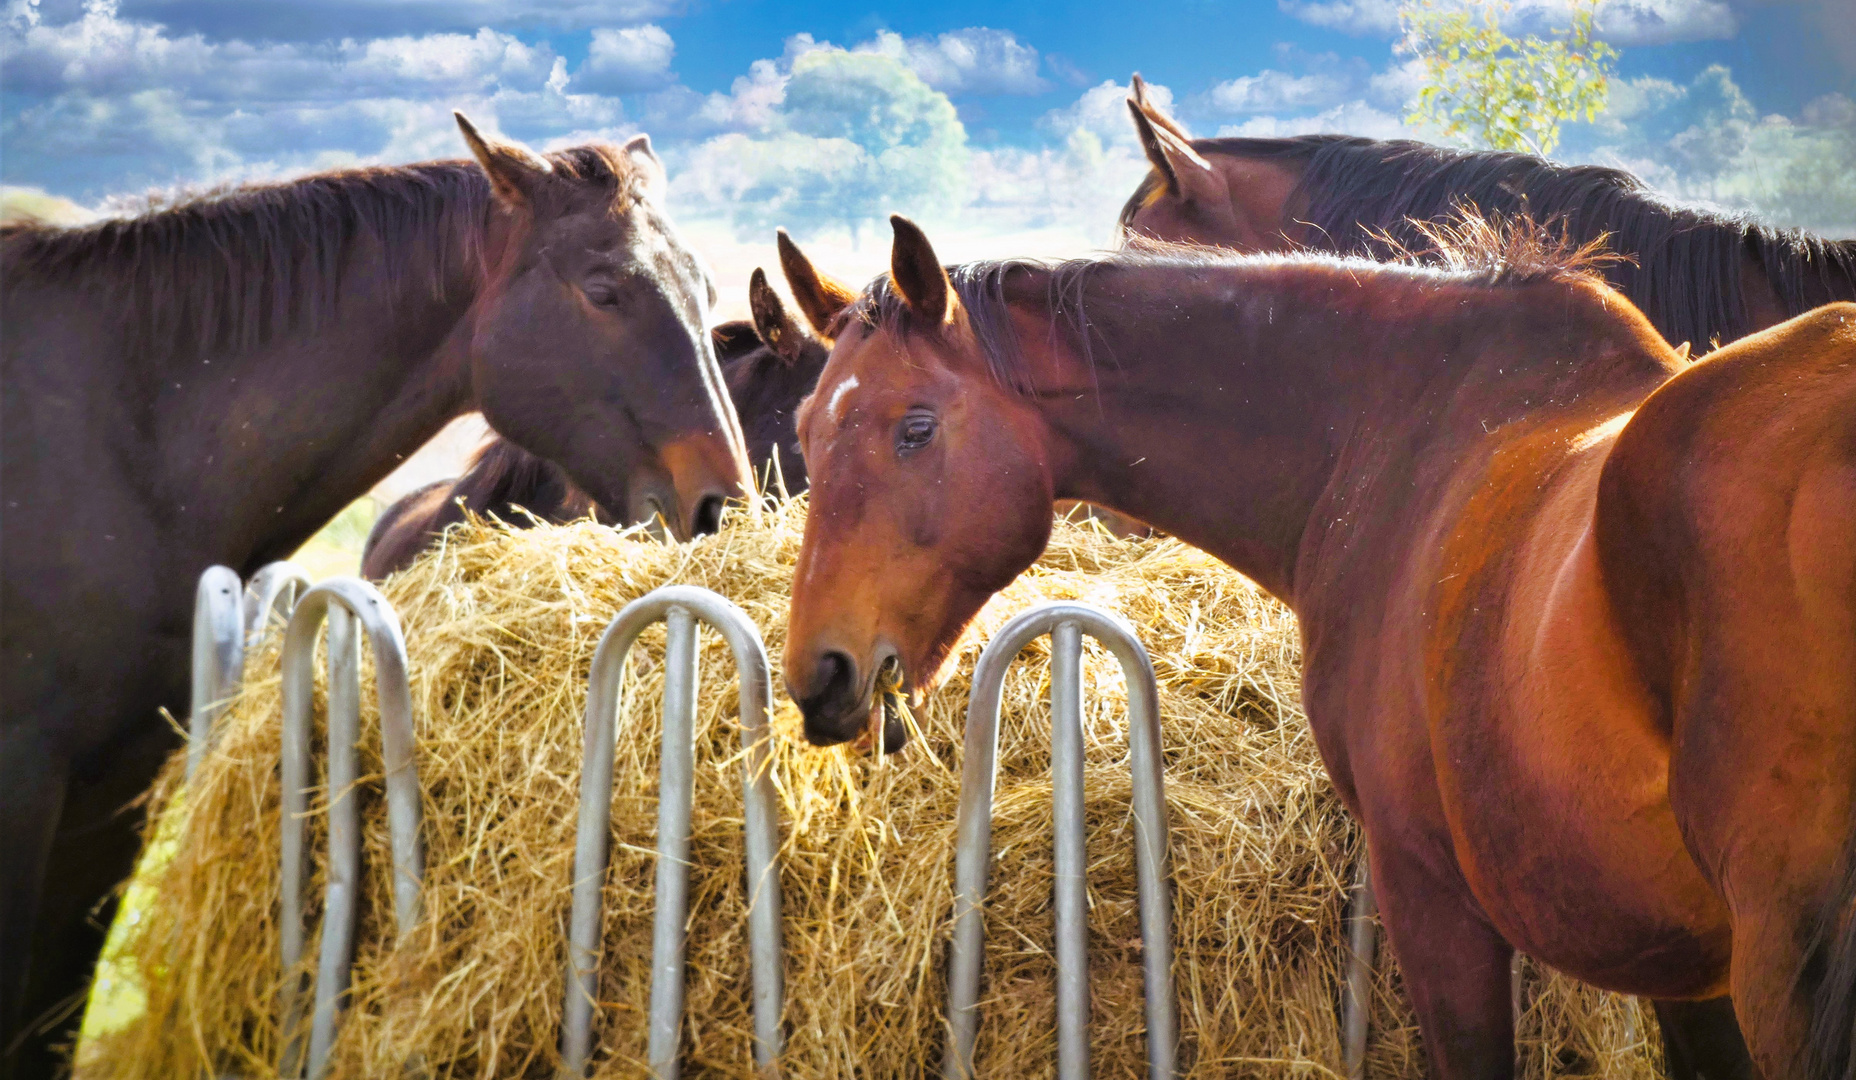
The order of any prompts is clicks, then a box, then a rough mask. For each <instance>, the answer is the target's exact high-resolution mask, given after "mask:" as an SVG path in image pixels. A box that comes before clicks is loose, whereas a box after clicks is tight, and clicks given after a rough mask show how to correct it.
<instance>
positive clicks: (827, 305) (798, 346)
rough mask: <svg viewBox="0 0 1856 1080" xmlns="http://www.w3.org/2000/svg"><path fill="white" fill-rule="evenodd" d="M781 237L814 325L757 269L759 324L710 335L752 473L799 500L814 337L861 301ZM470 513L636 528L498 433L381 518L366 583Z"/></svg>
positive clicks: (751, 290)
mask: <svg viewBox="0 0 1856 1080" xmlns="http://www.w3.org/2000/svg"><path fill="white" fill-rule="evenodd" d="M778 238H779V245H780V255H781V259H782V262H783V263H787V262H791V261H792V260H793V259H794V258H797V259H798V260H799V261H800V262H801V263H803V264H804V267H805V270H806V272H807V273H806V276H803V277H800V278H798V279H797V280H792V279H789V280H788V283H787V284H788V287H790V288H791V289H792V290H793V294H794V298H795V301H796V302H797V303H798V305H799V306H800V309H801V311H802V312H803V313H808V314H807V315H806V318H807V320H808V325H801V324H800V323H799V321H798V320H796V319H794V318H793V317H792V315H791V314H790V313H788V312H787V310H786V304H785V303H784V302H783V301H781V299H780V294H779V293H777V292H775V291H774V289H773V286H772V285H770V284H768V282H767V275H766V272H765V271H763V270H761V269H759V268H756V269H755V271H754V273H753V275H752V276H751V277H750V278H749V279H748V310H749V311H750V312H751V313H752V314H753V316H754V317H753V318H752V319H737V320H733V321H730V322H726V323H722V324H721V325H719V326H717V327H715V328H714V329H713V330H712V331H711V332H710V336H711V339H712V341H713V344H714V348H715V355H716V358H717V360H718V361H720V363H721V366H722V381H723V383H724V384H725V385H726V386H727V387H728V396H729V398H730V399H731V401H732V402H733V404H734V407H735V415H736V416H737V417H738V418H739V419H740V422H741V429H742V433H743V435H744V436H745V437H746V441H747V453H748V464H749V465H750V466H751V467H752V468H753V470H754V475H755V476H756V477H759V478H760V479H761V481H762V488H763V490H766V491H768V492H769V493H771V492H773V491H774V490H775V487H776V485H775V483H774V480H775V479H777V481H778V485H777V486H778V487H779V488H781V489H784V491H785V492H786V493H787V494H789V495H797V494H799V493H800V492H802V491H804V490H805V489H806V463H805V458H804V457H802V456H801V455H800V453H799V434H798V427H797V423H796V421H795V420H794V416H795V414H796V413H797V411H798V408H799V403H800V401H802V400H804V399H805V397H806V395H808V394H810V393H811V392H812V388H813V386H815V385H816V384H817V383H818V375H819V372H820V371H822V370H824V367H825V357H826V356H827V355H828V354H829V348H828V346H827V343H826V342H824V341H823V340H821V339H820V338H819V337H818V334H819V333H820V332H822V331H823V329H824V327H825V326H827V325H829V324H830V321H831V319H832V318H833V317H835V316H836V315H837V313H838V312H839V311H840V310H841V309H842V308H843V307H844V305H845V304H848V303H849V302H850V301H851V299H853V298H854V297H855V295H856V294H855V293H853V292H852V291H851V290H850V289H848V288H846V287H844V286H843V285H841V284H839V283H838V282H837V281H836V280H835V279H832V278H827V277H822V276H821V275H819V274H818V272H817V271H816V270H813V269H812V264H811V262H810V260H807V259H805V258H804V256H803V255H802V254H800V252H799V248H798V246H797V245H796V244H794V243H793V241H792V238H791V237H789V236H787V235H786V232H785V230H781V231H780V232H779V233H778ZM470 515H474V516H477V517H492V516H493V517H496V518H498V519H500V520H501V521H503V522H504V523H506V524H508V525H512V526H514V527H516V528H526V527H527V526H529V525H533V524H539V523H543V522H546V523H551V524H555V525H564V524H566V523H567V522H570V521H578V520H580V519H581V518H585V517H588V516H591V517H592V518H594V519H595V520H597V521H599V522H600V523H601V524H605V525H629V524H635V522H630V521H626V520H624V519H622V518H619V517H617V516H615V515H614V514H613V513H612V512H611V511H610V510H608V509H606V508H605V507H603V506H601V505H599V504H598V503H596V502H594V501H593V499H592V497H591V496H589V495H587V493H586V492H584V491H582V490H580V488H578V487H576V486H575V485H574V482H573V481H572V480H571V479H569V478H568V476H567V473H566V471H565V470H563V469H562V468H561V467H560V466H558V465H556V464H554V463H553V462H551V461H548V460H547V459H545V458H542V457H539V456H537V455H535V454H531V453H529V452H528V451H526V450H523V449H522V448H521V447H519V446H516V445H515V444H514V443H512V442H510V441H509V440H507V439H504V438H502V437H501V436H492V437H491V438H490V440H489V441H488V442H486V443H485V444H484V445H483V446H482V447H481V448H480V449H479V450H478V451H477V452H476V454H474V455H473V456H472V458H471V463H470V465H469V467H468V468H467V469H465V471H464V475H462V476H459V477H455V478H452V479H449V480H436V481H433V482H432V483H430V484H427V485H425V486H424V487H421V488H419V489H418V490H416V491H412V492H409V493H407V494H406V495H404V496H403V497H401V498H400V499H399V500H398V501H396V502H395V503H394V504H393V505H392V506H389V507H387V509H386V510H385V511H383V512H382V513H381V515H380V518H379V520H377V521H375V522H374V527H373V529H372V530H371V531H370V532H369V533H368V536H367V543H366V545H365V546H364V547H363V548H362V551H361V576H363V577H366V578H369V579H371V580H374V581H380V580H382V579H384V578H385V577H386V576H387V575H389V574H392V573H396V572H398V571H400V570H404V569H405V568H406V567H408V566H410V565H411V564H412V561H413V560H414V559H416V558H418V557H419V555H420V553H422V552H423V551H425V549H426V548H428V547H430V546H431V545H432V544H433V543H434V542H435V541H436V540H437V539H438V538H439V537H440V536H441V535H443V534H444V531H445V529H446V528H448V527H450V526H452V525H455V524H458V523H459V522H462V521H464V520H465V518H466V516H470Z"/></svg>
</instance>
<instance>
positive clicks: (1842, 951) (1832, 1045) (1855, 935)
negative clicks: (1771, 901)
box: [1801, 807, 1856, 1080]
mask: <svg viewBox="0 0 1856 1080" xmlns="http://www.w3.org/2000/svg"><path fill="white" fill-rule="evenodd" d="M1801 970H1802V971H1803V972H1804V973H1805V974H1806V975H1807V976H1808V977H1811V978H1812V979H1813V980H1814V981H1815V982H1816V983H1817V988H1816V992H1815V994H1814V995H1813V999H1812V1002H1811V1033H1810V1038H1809V1041H1808V1043H1807V1044H1806V1049H1805V1060H1806V1062H1807V1068H1806V1070H1805V1075H1806V1076H1807V1077H1809V1078H1810V1080H1856V807H1853V808H1852V811H1851V821H1850V835H1849V839H1848V840H1847V841H1845V843H1844V847H1843V866H1842V870H1841V871H1840V872H1839V873H1838V874H1837V875H1836V878H1835V884H1834V885H1832V887H1831V890H1830V895H1829V897H1828V898H1827V899H1826V901H1825V904H1824V909H1823V911H1821V912H1819V913H1818V917H1817V927H1816V929H1815V931H1814V932H1813V933H1812V935H1811V944H1810V946H1809V947H1808V948H1807V949H1806V950H1805V954H1804V965H1803V967H1802V969H1801Z"/></svg>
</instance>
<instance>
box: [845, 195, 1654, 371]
mask: <svg viewBox="0 0 1856 1080" xmlns="http://www.w3.org/2000/svg"><path fill="white" fill-rule="evenodd" d="M1414 235H1415V237H1416V238H1417V239H1416V240H1415V241H1414V242H1413V243H1412V244H1411V245H1410V246H1404V245H1402V244H1392V243H1389V242H1388V246H1387V249H1386V255H1387V258H1386V259H1385V260H1374V259H1368V258H1366V257H1364V256H1361V255H1336V254H1332V253H1328V252H1316V251H1300V252H1293V253H1289V254H1279V255H1254V254H1246V253H1243V252H1238V251H1233V250H1231V249H1229V248H1220V247H1209V246H1204V245H1198V244H1180V243H1170V242H1167V241H1162V240H1153V239H1150V238H1146V237H1135V238H1133V239H1131V240H1130V241H1129V242H1128V243H1127V245H1126V246H1124V247H1122V248H1121V249H1120V250H1117V251H1109V252H1099V253H1097V254H1094V255H1085V256H1082V257H1079V258H1074V259H1067V260H1064V261H1062V262H1050V261H1046V260H1042V259H998V260H985V261H980V262H970V263H961V264H958V265H953V266H947V267H944V268H943V269H944V270H945V271H946V273H947V279H948V282H949V283H950V284H951V285H952V286H953V289H954V295H955V296H956V297H958V298H959V300H960V306H961V307H962V308H963V309H964V310H965V312H966V316H967V322H968V325H969V327H970V328H971V329H972V331H973V336H974V338H975V340H976V341H977V342H978V343H979V346H980V351H981V353H982V354H983V355H984V356H985V357H986V364H987V369H988V371H989V373H990V374H991V375H992V378H993V379H994V381H996V382H998V383H999V384H1000V385H1001V386H1004V387H1006V388H1008V389H1011V390H1013V391H1015V392H1017V393H1021V394H1031V393H1034V392H1035V390H1036V388H1035V387H1034V386H1033V385H1032V383H1031V380H1030V374H1029V372H1028V371H1027V369H1026V363H1025V358H1024V353H1023V350H1022V349H1021V348H1020V345H1019V341H1018V332H1017V329H1016V328H1015V327H1014V325H1013V323H1012V312H1011V303H1012V299H1011V297H1010V296H1008V287H1009V286H1017V287H1018V288H1017V295H1018V296H1020V297H1021V298H1022V297H1023V295H1024V290H1023V288H1022V285H1023V282H1024V281H1025V280H1027V279H1031V278H1035V277H1037V276H1039V275H1042V276H1045V277H1047V278H1048V281H1047V282H1046V287H1045V295H1044V297H1043V299H1044V303H1045V305H1046V308H1047V310H1048V312H1049V314H1050V316H1051V320H1052V325H1053V330H1055V328H1056V327H1057V326H1059V325H1061V326H1063V327H1064V328H1065V329H1066V330H1067V332H1068V333H1069V334H1070V335H1071V338H1072V342H1073V344H1074V345H1075V346H1076V348H1077V350H1078V351H1079V352H1080V353H1081V355H1082V358H1083V361H1084V363H1085V364H1086V365H1088V366H1090V367H1091V368H1093V367H1094V364H1095V358H1094V352H1093V343H1094V340H1095V339H1096V338H1097V337H1099V336H1100V335H1099V332H1098V331H1096V330H1095V329H1094V328H1093V327H1092V326H1091V325H1090V322H1089V317H1088V313H1087V311H1086V310H1085V304H1084V295H1085V292H1086V291H1087V289H1088V286H1089V283H1090V280H1091V279H1092V278H1094V277H1095V276H1097V275H1098V274H1100V273H1102V272H1104V271H1108V270H1115V269H1140V268H1153V267H1176V268H1217V267H1237V266H1296V265H1303V266H1331V267H1336V268H1341V269H1345V270H1347V271H1349V272H1351V273H1353V274H1356V275H1359V276H1370V275H1400V276H1407V277H1409V276H1412V275H1418V276H1422V277H1426V278H1431V279H1447V280H1451V281H1454V282H1456V283H1459V284H1463V285H1469V286H1472V287H1480V288H1488V289H1499V288H1512V287H1518V286H1526V285H1534V284H1538V283H1541V282H1548V281H1563V282H1573V281H1585V282H1598V283H1603V281H1604V278H1603V276H1602V271H1603V270H1604V268H1606V267H1607V266H1609V265H1611V264H1613V263H1615V262H1618V261H1620V257H1619V256H1617V255H1615V254H1613V253H1611V252H1610V251H1608V250H1607V249H1606V246H1605V243H1604V238H1603V237H1599V238H1598V239H1595V240H1587V241H1585V242H1583V243H1580V242H1576V241H1575V240H1574V239H1573V238H1572V237H1570V236H1569V235H1567V233H1566V232H1565V231H1564V230H1563V229H1558V228H1555V227H1553V226H1551V225H1545V224H1542V223H1540V222H1537V221H1534V220H1533V219H1531V218H1510V219H1506V220H1502V219H1491V218H1487V217H1484V216H1482V215H1480V214H1477V213H1475V212H1473V211H1470V210H1467V209H1464V208H1460V207H1459V208H1458V209H1457V210H1456V211H1455V212H1454V214H1453V215H1452V216H1450V217H1447V218H1445V219H1444V220H1442V221H1439V222H1436V223H1425V224H1424V225H1423V226H1422V227H1421V228H1418V229H1416V230H1415V233H1414ZM852 321H856V322H859V323H862V324H863V325H865V326H868V327H871V328H873V329H876V330H879V331H881V332H884V333H889V334H894V335H898V336H904V337H906V336H910V335H916V336H930V335H934V334H936V333H939V327H929V326H922V325H919V321H918V320H916V319H915V318H914V316H913V313H912V312H911V311H910V309H909V306H908V302H907V301H906V300H904V299H903V297H902V294H901V293H900V292H899V291H897V290H896V288H895V287H894V286H893V285H892V284H891V281H890V277H889V275H888V274H883V275H881V276H879V277H877V278H876V279H875V280H873V281H872V282H871V283H870V284H869V285H867V286H865V288H864V291H863V293H862V294H861V295H859V296H858V298H857V299H856V300H855V301H853V302H852V303H851V304H850V305H849V306H848V307H846V308H845V309H844V310H843V311H842V312H840V313H839V314H838V316H837V318H836V319H835V320H833V322H832V324H831V326H829V327H827V328H826V336H827V337H837V336H838V335H839V334H840V333H842V332H843V330H844V328H845V327H846V326H848V325H849V324H850V323H851V322H852Z"/></svg>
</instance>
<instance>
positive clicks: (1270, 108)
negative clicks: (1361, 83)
mask: <svg viewBox="0 0 1856 1080" xmlns="http://www.w3.org/2000/svg"><path fill="white" fill-rule="evenodd" d="M1347 89H1348V86H1347V82H1346V80H1343V79H1341V78H1338V77H1336V76H1333V75H1327V74H1321V73H1316V74H1311V75H1291V74H1289V73H1288V72H1286V71H1273V70H1270V69H1267V68H1266V69H1264V70H1263V71H1259V72H1257V73H1256V74H1255V75H1241V76H1239V77H1237V78H1235V79H1231V80H1229V81H1227V82H1221V83H1219V84H1218V85H1216V86H1214V87H1212V88H1211V90H1209V91H1207V93H1206V95H1205V96H1206V103H1207V104H1208V105H1209V106H1211V107H1212V108H1215V109H1217V110H1219V111H1220V112H1235V113H1257V112H1278V111H1281V110H1283V109H1310V108H1321V107H1322V106H1326V105H1332V104H1334V102H1335V101H1336V100H1338V99H1339V98H1340V97H1341V96H1342V95H1344V94H1345V93H1346V92H1347Z"/></svg>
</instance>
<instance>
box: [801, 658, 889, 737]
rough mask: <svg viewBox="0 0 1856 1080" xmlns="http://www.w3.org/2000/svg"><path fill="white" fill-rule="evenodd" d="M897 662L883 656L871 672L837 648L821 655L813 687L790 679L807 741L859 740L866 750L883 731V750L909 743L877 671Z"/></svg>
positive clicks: (810, 684)
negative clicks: (861, 670) (859, 667)
mask: <svg viewBox="0 0 1856 1080" xmlns="http://www.w3.org/2000/svg"><path fill="white" fill-rule="evenodd" d="M894 662H895V656H894V654H893V653H892V654H890V655H888V656H885V657H883V658H882V660H881V662H879V663H878V664H876V665H875V667H874V668H873V670H872V671H871V673H869V674H863V675H860V674H859V672H858V670H857V663H856V661H854V660H852V659H851V657H850V655H849V654H847V653H844V652H842V651H839V650H836V649H832V650H829V651H827V652H826V653H824V654H823V655H822V656H820V657H819V660H818V664H817V665H816V666H815V667H814V669H813V672H812V675H811V678H810V680H809V684H808V685H807V686H803V687H801V686H794V685H792V683H791V682H790V680H789V682H788V685H787V690H788V692H789V693H790V694H791V695H792V698H793V700H794V701H795V702H797V703H798V705H799V713H800V715H801V716H802V717H804V719H805V735H806V741H807V742H809V743H811V744H812V745H814V746H836V745H838V744H839V743H847V742H848V743H855V744H858V745H859V746H860V748H862V749H863V750H865V751H866V752H867V751H868V750H869V749H870V748H872V747H873V745H874V744H875V742H876V732H877V731H878V730H879V729H880V730H881V732H882V740H883V752H884V753H885V754H893V753H895V752H896V751H898V750H900V749H902V747H903V745H904V744H905V743H907V742H908V739H909V736H908V729H907V728H906V727H905V726H904V724H903V722H902V718H901V717H900V716H898V715H897V714H896V710H895V709H894V708H892V707H891V705H890V700H889V699H890V694H888V693H883V694H879V693H878V692H877V687H876V681H877V680H876V678H875V675H876V673H877V672H880V671H882V670H883V668H884V667H885V666H887V665H889V664H891V663H894Z"/></svg>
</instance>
